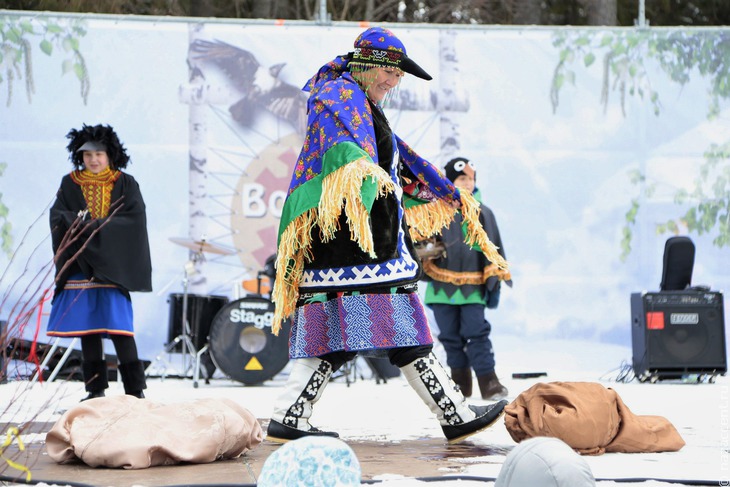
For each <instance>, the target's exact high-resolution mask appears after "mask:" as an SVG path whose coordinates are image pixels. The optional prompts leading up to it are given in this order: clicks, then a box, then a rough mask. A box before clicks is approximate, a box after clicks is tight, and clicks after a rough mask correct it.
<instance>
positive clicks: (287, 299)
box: [271, 208, 317, 335]
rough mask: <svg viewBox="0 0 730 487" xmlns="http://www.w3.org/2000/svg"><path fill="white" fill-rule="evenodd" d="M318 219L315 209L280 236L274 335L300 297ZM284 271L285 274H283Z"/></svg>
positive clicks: (273, 293) (296, 219)
mask: <svg viewBox="0 0 730 487" xmlns="http://www.w3.org/2000/svg"><path fill="white" fill-rule="evenodd" d="M316 217H317V210H316V209H315V208H312V209H310V210H307V211H306V212H304V213H302V214H301V215H299V216H298V217H296V218H295V219H294V220H293V221H292V222H291V223H290V224H289V226H288V227H287V228H286V230H284V233H282V234H281V240H280V242H279V248H278V249H277V255H276V269H277V271H276V280H275V282H274V289H273V291H272V293H271V300H272V301H273V302H274V304H275V306H274V321H273V323H272V325H271V332H272V333H273V334H274V335H278V334H279V331H280V330H281V323H282V322H283V321H284V320H285V319H287V318H289V317H290V316H291V315H292V314H293V313H294V308H295V307H296V304H297V299H298V297H299V283H300V282H301V280H302V274H303V272H304V260H305V259H307V260H311V253H310V250H309V249H310V244H311V241H312V235H311V229H312V227H313V226H314V223H315V221H316ZM282 269H283V270H282Z"/></svg>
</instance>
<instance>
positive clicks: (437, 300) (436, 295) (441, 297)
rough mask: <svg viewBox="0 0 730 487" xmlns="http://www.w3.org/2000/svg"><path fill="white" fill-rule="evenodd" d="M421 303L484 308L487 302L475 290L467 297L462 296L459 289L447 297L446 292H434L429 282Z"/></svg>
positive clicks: (440, 290)
mask: <svg viewBox="0 0 730 487" xmlns="http://www.w3.org/2000/svg"><path fill="white" fill-rule="evenodd" d="M423 302H424V303H426V304H454V305H460V304H483V305H485V306H486V304H487V301H486V299H485V298H484V296H482V294H481V293H480V292H479V291H477V290H475V291H474V292H472V293H471V294H470V295H469V296H464V294H463V293H462V292H461V289H460V288H457V289H456V292H455V293H454V294H453V295H452V296H451V297H449V296H448V295H447V294H446V291H444V290H443V289H439V290H438V291H434V289H433V285H432V284H431V283H430V282H429V283H428V286H426V293H425V295H424V297H423Z"/></svg>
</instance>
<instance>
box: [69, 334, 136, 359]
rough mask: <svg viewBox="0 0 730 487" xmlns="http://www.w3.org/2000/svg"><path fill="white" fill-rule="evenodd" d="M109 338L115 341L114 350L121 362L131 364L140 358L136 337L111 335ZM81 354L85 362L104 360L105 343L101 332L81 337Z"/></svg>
mask: <svg viewBox="0 0 730 487" xmlns="http://www.w3.org/2000/svg"><path fill="white" fill-rule="evenodd" d="M109 338H111V340H112V343H114V350H116V352H117V359H118V360H119V363H120V364H131V363H132V362H136V361H137V360H139V356H138V355H137V343H136V342H135V341H134V337H131V336H127V335H109ZM81 354H82V355H83V357H84V362H87V363H91V362H98V361H101V360H104V345H103V343H102V338H101V334H96V335H87V336H83V337H81Z"/></svg>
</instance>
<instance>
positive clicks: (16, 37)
mask: <svg viewBox="0 0 730 487" xmlns="http://www.w3.org/2000/svg"><path fill="white" fill-rule="evenodd" d="M5 38H6V39H7V40H9V41H10V42H14V43H16V44H20V32H19V31H18V29H16V28H15V27H11V28H10V29H8V30H7V31H6V32H5Z"/></svg>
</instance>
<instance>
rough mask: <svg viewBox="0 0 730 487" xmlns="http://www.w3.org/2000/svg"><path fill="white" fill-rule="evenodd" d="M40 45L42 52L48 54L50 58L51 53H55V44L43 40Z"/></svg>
mask: <svg viewBox="0 0 730 487" xmlns="http://www.w3.org/2000/svg"><path fill="white" fill-rule="evenodd" d="M40 45H41V51H43V52H44V53H46V54H48V55H49V56H50V55H51V53H52V52H53V44H51V43H50V42H49V41H48V39H43V40H42V41H41V44H40Z"/></svg>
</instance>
